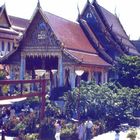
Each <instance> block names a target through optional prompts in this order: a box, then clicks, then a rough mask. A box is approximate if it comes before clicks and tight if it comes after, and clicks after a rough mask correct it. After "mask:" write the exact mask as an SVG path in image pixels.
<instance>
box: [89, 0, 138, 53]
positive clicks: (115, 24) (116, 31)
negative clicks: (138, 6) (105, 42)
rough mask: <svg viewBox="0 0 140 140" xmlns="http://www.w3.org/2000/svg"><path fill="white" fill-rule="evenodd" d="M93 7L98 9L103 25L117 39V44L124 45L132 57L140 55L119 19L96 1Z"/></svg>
mask: <svg viewBox="0 0 140 140" xmlns="http://www.w3.org/2000/svg"><path fill="white" fill-rule="evenodd" d="M92 4H93V6H94V7H95V9H96V12H97V13H98V15H99V17H100V19H101V20H102V22H103V24H104V25H105V26H106V27H107V28H108V29H109V27H110V28H111V30H109V32H110V33H111V34H112V35H113V36H114V38H116V41H117V43H119V44H120V45H124V47H125V49H126V50H128V52H129V53H130V54H132V55H139V53H138V52H137V50H136V48H135V46H134V45H133V44H132V42H131V41H130V40H129V37H128V35H127V34H126V32H125V30H124V28H123V26H122V24H121V22H120V20H119V18H118V17H117V16H116V15H114V14H112V13H111V12H109V11H108V10H107V9H105V8H103V7H102V6H100V5H99V4H98V3H97V2H96V1H94V2H93V3H92Z"/></svg>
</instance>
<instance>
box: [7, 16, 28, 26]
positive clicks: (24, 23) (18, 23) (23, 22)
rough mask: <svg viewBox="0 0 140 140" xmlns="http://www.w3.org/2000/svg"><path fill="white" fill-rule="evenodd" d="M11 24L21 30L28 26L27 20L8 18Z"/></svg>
mask: <svg viewBox="0 0 140 140" xmlns="http://www.w3.org/2000/svg"><path fill="white" fill-rule="evenodd" d="M9 18H10V21H11V24H12V25H14V26H18V27H21V28H27V27H28V25H29V20H28V19H23V18H19V17H14V16H9Z"/></svg>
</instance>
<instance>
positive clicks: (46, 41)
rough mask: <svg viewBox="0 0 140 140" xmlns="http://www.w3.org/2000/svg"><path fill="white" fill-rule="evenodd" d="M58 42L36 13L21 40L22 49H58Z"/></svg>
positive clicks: (46, 24) (48, 26) (47, 25)
mask: <svg viewBox="0 0 140 140" xmlns="http://www.w3.org/2000/svg"><path fill="white" fill-rule="evenodd" d="M59 42H60V41H59V40H57V38H56V36H55V34H54V32H53V31H52V29H51V27H50V25H49V24H48V23H47V22H46V21H45V20H44V19H43V17H42V15H41V14H40V13H39V12H38V13H37V14H36V15H35V17H34V19H33V20H32V23H31V24H30V26H29V27H28V29H27V31H26V35H25V37H24V40H23V49H28V47H30V49H31V48H39V47H40V46H41V47H42V46H43V47H44V48H58V46H59Z"/></svg>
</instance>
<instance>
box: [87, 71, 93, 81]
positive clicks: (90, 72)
mask: <svg viewBox="0 0 140 140" xmlns="http://www.w3.org/2000/svg"><path fill="white" fill-rule="evenodd" d="M92 79H93V78H92V71H91V70H89V71H88V81H91V80H92Z"/></svg>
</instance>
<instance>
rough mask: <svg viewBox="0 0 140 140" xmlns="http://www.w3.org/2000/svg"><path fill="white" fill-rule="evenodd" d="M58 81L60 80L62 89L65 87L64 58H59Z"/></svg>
mask: <svg viewBox="0 0 140 140" xmlns="http://www.w3.org/2000/svg"><path fill="white" fill-rule="evenodd" d="M58 76H59V77H58V79H59V86H60V87H62V86H63V85H64V78H63V76H64V75H63V60H62V56H60V57H59V58H58Z"/></svg>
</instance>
